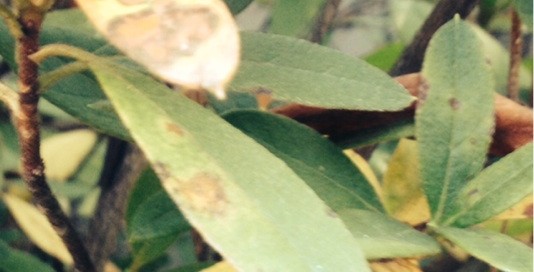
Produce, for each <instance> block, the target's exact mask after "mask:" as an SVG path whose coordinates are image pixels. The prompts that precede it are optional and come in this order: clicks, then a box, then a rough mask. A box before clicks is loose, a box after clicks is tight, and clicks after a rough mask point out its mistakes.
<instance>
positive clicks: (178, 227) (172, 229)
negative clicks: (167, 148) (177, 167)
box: [128, 190, 190, 271]
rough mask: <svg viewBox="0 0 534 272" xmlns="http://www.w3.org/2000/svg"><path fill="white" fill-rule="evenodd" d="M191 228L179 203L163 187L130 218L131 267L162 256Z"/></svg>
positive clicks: (133, 267) (135, 268) (135, 267)
mask: <svg viewBox="0 0 534 272" xmlns="http://www.w3.org/2000/svg"><path fill="white" fill-rule="evenodd" d="M189 229H190V226H189V224H188V223H187V221H186V220H185V219H184V218H183V216H182V214H181V213H180V212H179V211H178V209H177V208H176V205H175V204H174V203H173V202H172V200H171V199H170V198H169V196H168V195H167V193H166V192H165V191H163V190H161V191H159V192H156V193H153V194H152V195H151V196H150V197H148V198H147V199H146V200H145V201H144V202H142V203H141V204H140V205H139V206H138V207H137V208H136V210H135V213H134V214H132V215H131V219H130V221H129V222H128V242H129V243H130V245H131V246H132V248H133V251H134V256H133V262H132V266H131V269H132V270H134V271H135V270H137V269H138V268H139V267H141V266H142V265H144V264H147V263H149V262H150V261H152V260H155V259H156V258H158V257H160V256H161V255H162V254H163V253H164V252H165V250H167V248H168V247H169V246H170V245H171V244H173V243H174V242H176V240H177V238H178V235H179V234H180V233H181V232H184V231H187V230H189Z"/></svg>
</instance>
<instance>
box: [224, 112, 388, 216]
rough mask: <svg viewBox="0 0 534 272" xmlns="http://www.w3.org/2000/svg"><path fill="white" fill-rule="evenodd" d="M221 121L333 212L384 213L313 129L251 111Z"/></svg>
mask: <svg viewBox="0 0 534 272" xmlns="http://www.w3.org/2000/svg"><path fill="white" fill-rule="evenodd" d="M224 118H225V119H226V121H228V122H229V123H230V124H232V125H233V126H235V127H237V128H238V129H240V130H241V131H243V132H244V133H245V134H247V135H248V136H249V137H251V138H253V139H254V140H256V142H258V143H259V144H261V145H263V146H264V147H265V148H267V149H268V150H269V151H270V152H271V153H273V154H274V155H276V156H277V157H278V158H280V159H281V160H283V161H284V162H285V163H286V164H287V165H288V166H289V167H290V168H291V169H293V171H294V172H295V173H296V174H297V175H299V176H300V178H301V179H302V180H304V181H305V182H306V183H307V184H308V186H310V187H311V188H312V189H313V190H314V191H315V193H316V194H317V195H318V196H319V197H320V198H321V199H322V200H323V201H324V202H325V203H326V204H327V205H328V206H329V207H330V208H332V209H333V210H334V211H338V210H341V209H350V208H356V209H365V210H371V211H380V212H383V211H384V208H383V207H382V204H381V203H380V201H379V199H378V196H377V195H376V193H375V191H374V190H373V188H372V187H371V185H370V184H369V182H368V181H367V179H366V178H365V177H364V176H363V174H362V173H361V172H360V171H359V170H358V168H356V166H355V165H354V164H353V163H352V162H351V161H350V160H349V159H348V158H347V157H346V156H345V155H344V154H343V151H342V150H341V149H340V148H339V147H337V146H335V145H334V144H333V143H332V142H330V141H328V140H327V139H325V138H324V137H323V136H321V135H320V134H318V133H317V132H316V131H314V130H313V129H311V128H309V127H307V126H305V125H302V124H300V123H298V122H296V121H294V120H292V119H289V118H286V117H282V116H277V115H274V114H269V113H266V112H260V111H253V110H241V111H233V112H230V113H229V114H226V115H225V116H224Z"/></svg>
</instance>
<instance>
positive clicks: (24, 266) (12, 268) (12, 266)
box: [0, 240, 55, 272]
mask: <svg viewBox="0 0 534 272" xmlns="http://www.w3.org/2000/svg"><path fill="white" fill-rule="evenodd" d="M0 271H3V272H27V271H39V272H54V271H55V270H54V269H52V267H50V266H49V265H47V264H45V263H43V262H42V261H41V260H39V259H37V258H36V257H34V256H32V255H30V254H28V253H26V252H24V251H20V250H16V249H13V248H10V247H9V246H8V245H7V244H6V243H5V242H4V241H2V240H0Z"/></svg>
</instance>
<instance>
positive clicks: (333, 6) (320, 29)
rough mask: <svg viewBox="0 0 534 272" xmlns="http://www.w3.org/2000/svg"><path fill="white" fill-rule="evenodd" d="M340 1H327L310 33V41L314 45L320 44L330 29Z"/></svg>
mask: <svg viewBox="0 0 534 272" xmlns="http://www.w3.org/2000/svg"><path fill="white" fill-rule="evenodd" d="M340 3H341V0H328V1H327V2H326V4H325V5H324V7H323V10H322V13H321V15H320V16H319V19H318V20H317V23H316V24H315V27H314V29H313V31H312V34H311V38H310V41H311V42H314V43H322V42H323V39H324V36H325V35H326V33H328V31H329V30H330V28H331V27H332V22H333V21H334V18H335V17H336V14H337V9H338V7H339V4H340Z"/></svg>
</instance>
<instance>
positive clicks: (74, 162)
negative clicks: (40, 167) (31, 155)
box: [41, 129, 97, 181]
mask: <svg viewBox="0 0 534 272" xmlns="http://www.w3.org/2000/svg"><path fill="white" fill-rule="evenodd" d="M96 140H97V135H96V133H95V132H93V131H91V130H88V129H79V130H74V131H70V132H65V133H61V134H57V135H54V136H52V137H49V138H46V139H45V140H43V143H42V145H41V155H42V157H43V161H44V163H45V173H46V176H47V177H48V178H49V179H50V180H54V181H66V180H67V179H68V178H69V177H70V176H72V175H73V174H74V173H75V172H76V170H77V169H78V167H79V166H80V164H81V163H82V162H83V160H84V159H85V157H87V155H88V154H89V152H91V149H92V148H93V146H94V145H95V143H96Z"/></svg>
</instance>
